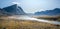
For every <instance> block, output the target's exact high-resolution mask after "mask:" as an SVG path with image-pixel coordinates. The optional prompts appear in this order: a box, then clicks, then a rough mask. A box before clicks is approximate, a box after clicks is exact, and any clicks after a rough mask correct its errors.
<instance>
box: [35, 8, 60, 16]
mask: <svg viewBox="0 0 60 29" xmlns="http://www.w3.org/2000/svg"><path fill="white" fill-rule="evenodd" d="M35 15H50V16H51V15H52V16H53V15H60V8H55V9H53V10H46V11H42V12H36V13H35Z"/></svg>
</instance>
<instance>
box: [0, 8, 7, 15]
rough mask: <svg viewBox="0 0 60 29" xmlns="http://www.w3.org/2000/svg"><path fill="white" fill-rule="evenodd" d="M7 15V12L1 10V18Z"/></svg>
mask: <svg viewBox="0 0 60 29" xmlns="http://www.w3.org/2000/svg"><path fill="white" fill-rule="evenodd" d="M3 15H7V12H6V11H4V9H1V8H0V16H3Z"/></svg>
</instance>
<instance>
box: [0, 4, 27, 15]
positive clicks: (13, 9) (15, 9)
mask: <svg viewBox="0 0 60 29" xmlns="http://www.w3.org/2000/svg"><path fill="white" fill-rule="evenodd" d="M3 14H4V15H5V14H6V15H25V14H26V13H25V12H24V11H23V9H22V8H21V7H20V6H18V5H17V4H14V5H11V6H8V7H5V8H2V9H1V8H0V15H3Z"/></svg>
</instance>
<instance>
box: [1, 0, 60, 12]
mask: <svg viewBox="0 0 60 29" xmlns="http://www.w3.org/2000/svg"><path fill="white" fill-rule="evenodd" d="M13 2H15V3H18V5H19V6H21V7H22V9H23V10H24V11H25V12H26V13H34V12H37V11H45V10H52V9H54V8H60V0H0V8H3V7H7V6H10V5H13Z"/></svg>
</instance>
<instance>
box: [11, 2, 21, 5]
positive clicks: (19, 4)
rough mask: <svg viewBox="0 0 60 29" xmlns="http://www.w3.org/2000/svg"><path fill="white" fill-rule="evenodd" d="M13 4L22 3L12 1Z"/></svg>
mask: <svg viewBox="0 0 60 29" xmlns="http://www.w3.org/2000/svg"><path fill="white" fill-rule="evenodd" d="M12 3H13V4H17V5H20V3H18V2H12Z"/></svg>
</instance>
